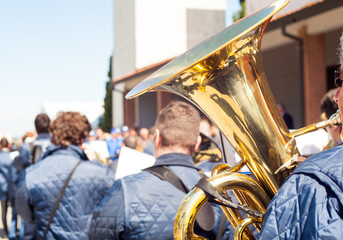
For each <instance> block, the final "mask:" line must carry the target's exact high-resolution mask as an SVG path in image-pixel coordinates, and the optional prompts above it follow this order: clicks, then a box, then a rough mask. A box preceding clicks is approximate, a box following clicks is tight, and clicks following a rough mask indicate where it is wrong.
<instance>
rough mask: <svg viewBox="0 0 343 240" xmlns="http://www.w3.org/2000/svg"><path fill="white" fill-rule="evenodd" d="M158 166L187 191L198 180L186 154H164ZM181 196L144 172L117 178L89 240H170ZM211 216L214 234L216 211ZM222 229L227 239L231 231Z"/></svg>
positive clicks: (96, 213) (95, 217)
mask: <svg viewBox="0 0 343 240" xmlns="http://www.w3.org/2000/svg"><path fill="white" fill-rule="evenodd" d="M159 165H162V166H163V165H167V166H169V167H170V169H171V170H172V171H173V172H174V173H175V174H176V175H177V176H178V177H179V178H180V179H181V180H182V182H183V183H184V184H185V185H186V187H187V188H189V189H192V187H193V186H194V185H195V184H196V182H197V181H198V180H199V179H200V174H199V172H198V170H197V169H196V168H195V167H194V164H193V161H192V158H191V157H190V156H189V155H185V154H180V153H171V154H165V155H162V156H160V157H159V158H157V159H156V162H155V166H159ZM184 197H185V193H184V192H182V191H181V190H179V189H177V188H176V187H174V186H173V185H172V184H170V183H169V182H167V181H164V180H161V179H160V178H158V177H156V176H155V175H153V174H151V173H149V172H147V171H142V172H140V173H137V174H134V175H130V176H126V177H124V178H122V179H118V180H117V181H116V182H115V183H114V185H113V186H112V188H111V189H110V190H109V193H108V194H106V196H105V197H104V199H103V200H102V201H101V204H100V205H99V206H98V207H97V208H96V210H95V211H94V214H93V218H92V221H91V226H90V229H89V238H90V239H97V240H100V239H151V240H155V239H173V228H174V221H175V217H176V213H177V210H178V208H179V206H180V203H181V201H182V200H183V199H184ZM215 213H216V215H215V217H216V226H215V229H214V232H216V231H217V230H218V225H219V219H220V215H221V212H220V211H218V208H216V209H215ZM226 226H227V227H226V228H225V230H226V231H225V233H224V234H223V239H230V238H231V237H232V236H233V235H232V231H230V230H231V229H230V228H229V227H228V225H226ZM232 239H233V238H232Z"/></svg>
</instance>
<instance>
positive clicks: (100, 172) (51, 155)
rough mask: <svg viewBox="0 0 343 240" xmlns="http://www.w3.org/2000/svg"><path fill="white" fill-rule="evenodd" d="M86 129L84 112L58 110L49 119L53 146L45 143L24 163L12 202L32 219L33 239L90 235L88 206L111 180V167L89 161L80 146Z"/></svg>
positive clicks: (94, 201)
mask: <svg viewBox="0 0 343 240" xmlns="http://www.w3.org/2000/svg"><path fill="white" fill-rule="evenodd" d="M90 130H91V126H90V124H89V122H88V120H87V118H86V117H85V116H84V115H81V114H80V113H78V112H61V113H60V114H59V115H58V116H57V118H56V119H55V120H54V121H53V122H51V124H50V133H51V142H52V143H53V144H54V146H50V147H48V149H47V151H46V152H45V153H44V155H43V158H42V160H41V161H38V162H37V163H36V164H33V165H31V166H30V167H28V168H26V170H25V171H26V176H25V181H24V182H23V184H22V185H21V186H20V187H19V189H18V191H17V193H16V206H17V210H18V213H20V215H21V216H22V217H23V218H24V220H25V222H29V223H34V224H35V225H36V232H35V236H34V239H44V235H45V233H46V239H88V237H87V232H88V226H89V223H90V220H91V216H92V212H93V210H94V208H95V206H96V205H97V204H99V203H100V201H101V199H102V198H103V196H104V194H105V192H106V190H107V189H108V188H109V187H110V186H111V185H112V184H113V182H114V174H113V173H112V171H111V170H109V169H108V168H107V167H105V166H101V165H99V164H97V163H94V162H91V161H89V160H88V158H87V156H86V154H85V153H84V151H83V150H82V149H81V147H80V146H81V145H82V143H83V141H84V140H85V139H86V138H87V136H88V134H89V132H90ZM78 163H79V165H77V164H78ZM76 166H77V167H76ZM75 167H76V170H75V172H74V173H73V174H72V175H70V174H71V172H72V170H73V169H74V168H75ZM69 176H71V179H70V181H69V182H68V184H67V185H66V189H65V192H64V194H62V195H61V196H62V197H61V200H60V203H59V204H58V205H56V202H57V201H58V198H59V196H60V194H61V192H62V189H63V186H64V184H65V182H66V180H67V178H68V177H69ZM56 206H57V211H56V213H55V214H53V212H54V211H53V209H54V208H55V207H56ZM49 222H50V223H51V225H50V227H48V225H49Z"/></svg>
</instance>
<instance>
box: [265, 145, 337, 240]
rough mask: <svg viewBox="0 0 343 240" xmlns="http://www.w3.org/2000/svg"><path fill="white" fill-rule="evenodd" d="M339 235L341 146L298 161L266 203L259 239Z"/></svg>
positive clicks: (307, 239) (315, 237) (318, 237)
mask: <svg viewBox="0 0 343 240" xmlns="http://www.w3.org/2000/svg"><path fill="white" fill-rule="evenodd" d="M342 238H343V145H340V146H338V147H335V148H331V149H329V150H326V151H324V152H321V153H319V154H317V155H314V156H312V157H310V158H308V159H307V160H306V161H305V162H303V163H301V164H300V165H299V167H297V168H296V170H295V171H294V172H293V174H292V175H291V176H290V177H289V178H288V179H287V180H286V181H285V183H284V184H283V185H282V187H281V188H280V189H279V191H278V192H277V194H276V195H275V197H274V198H273V200H272V201H271V203H270V204H269V206H268V208H267V211H266V214H265V217H264V219H263V226H262V229H261V234H260V238H259V239H304V240H305V239H306V240H311V239H342Z"/></svg>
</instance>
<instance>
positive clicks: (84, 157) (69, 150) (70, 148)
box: [43, 145, 89, 160]
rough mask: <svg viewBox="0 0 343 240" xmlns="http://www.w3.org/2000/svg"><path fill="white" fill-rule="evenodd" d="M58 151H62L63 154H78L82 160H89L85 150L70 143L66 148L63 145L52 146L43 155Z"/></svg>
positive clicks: (44, 156)
mask: <svg viewBox="0 0 343 240" xmlns="http://www.w3.org/2000/svg"><path fill="white" fill-rule="evenodd" d="M56 152H60V153H61V154H66V155H78V156H79V157H80V158H81V159H82V160H89V159H88V157H87V155H86V154H85V152H84V151H83V150H82V149H81V148H80V147H78V146H75V145H70V146H68V147H66V148H63V147H61V146H55V145H53V146H50V147H49V148H48V149H47V151H46V152H45V154H44V155H43V158H46V157H47V156H50V155H52V154H55V153H56Z"/></svg>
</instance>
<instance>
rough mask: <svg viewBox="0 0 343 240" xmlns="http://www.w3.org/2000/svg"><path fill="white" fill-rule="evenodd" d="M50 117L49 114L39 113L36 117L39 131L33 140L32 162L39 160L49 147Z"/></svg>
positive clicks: (36, 125)
mask: <svg viewBox="0 0 343 240" xmlns="http://www.w3.org/2000/svg"><path fill="white" fill-rule="evenodd" d="M49 125H50V118H49V116H48V115H47V114H45V113H41V114H38V115H37V117H36V119H35V128H36V132H37V137H36V139H35V140H34V141H33V142H32V145H31V147H30V149H31V163H36V162H37V161H39V160H40V159H41V158H42V156H43V154H44V153H45V151H46V149H47V147H48V146H49V145H50V144H51V142H50V134H49Z"/></svg>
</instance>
